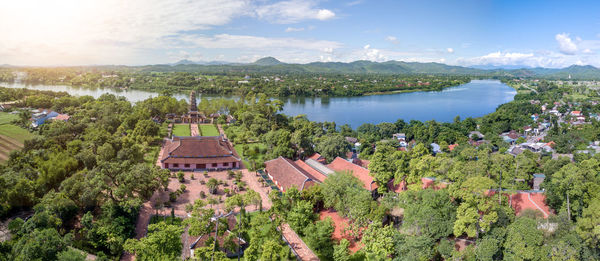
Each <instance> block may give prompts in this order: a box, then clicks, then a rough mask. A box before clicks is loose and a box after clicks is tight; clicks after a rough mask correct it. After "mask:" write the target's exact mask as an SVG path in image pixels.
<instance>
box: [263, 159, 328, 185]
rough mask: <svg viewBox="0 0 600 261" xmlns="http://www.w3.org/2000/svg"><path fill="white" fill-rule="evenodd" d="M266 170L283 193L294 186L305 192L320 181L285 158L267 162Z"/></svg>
mask: <svg viewBox="0 0 600 261" xmlns="http://www.w3.org/2000/svg"><path fill="white" fill-rule="evenodd" d="M265 170H266V172H267V174H269V175H270V176H271V177H272V178H273V182H276V184H277V185H278V186H279V187H280V188H281V189H282V190H283V191H287V190H288V189H290V188H291V187H294V186H295V187H296V188H298V190H303V189H305V188H308V187H310V186H312V185H314V184H315V180H316V181H318V179H316V178H314V177H313V176H312V175H310V174H309V173H308V172H306V171H305V170H303V169H302V168H301V167H299V166H298V165H297V164H296V163H295V162H293V161H292V160H290V159H286V158H284V157H279V158H276V159H272V160H269V161H266V162H265Z"/></svg>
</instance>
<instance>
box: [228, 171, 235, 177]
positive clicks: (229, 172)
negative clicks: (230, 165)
mask: <svg viewBox="0 0 600 261" xmlns="http://www.w3.org/2000/svg"><path fill="white" fill-rule="evenodd" d="M234 176H235V173H234V172H233V171H232V170H228V171H227V178H228V179H232V178H233V177H234Z"/></svg>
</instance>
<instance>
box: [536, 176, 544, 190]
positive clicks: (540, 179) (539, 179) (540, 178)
mask: <svg viewBox="0 0 600 261" xmlns="http://www.w3.org/2000/svg"><path fill="white" fill-rule="evenodd" d="M544 179H546V175H544V174H540V173H538V174H533V190H540V185H541V184H542V182H544Z"/></svg>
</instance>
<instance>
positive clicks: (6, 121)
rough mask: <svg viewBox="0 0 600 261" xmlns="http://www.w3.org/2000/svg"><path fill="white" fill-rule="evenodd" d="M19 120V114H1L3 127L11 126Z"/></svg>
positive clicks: (0, 120) (0, 123)
mask: <svg viewBox="0 0 600 261" xmlns="http://www.w3.org/2000/svg"><path fill="white" fill-rule="evenodd" d="M18 119H19V115H17V114H10V113H7V112H0V125H2V124H9V123H11V122H12V121H13V120H18Z"/></svg>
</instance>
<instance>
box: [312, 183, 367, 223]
mask: <svg viewBox="0 0 600 261" xmlns="http://www.w3.org/2000/svg"><path fill="white" fill-rule="evenodd" d="M321 187H322V189H321V191H322V193H323V199H324V205H325V207H326V208H331V207H333V208H334V209H335V210H337V211H338V212H339V213H340V214H341V215H342V216H345V217H349V218H350V219H351V220H353V221H354V222H356V223H357V225H359V226H360V225H362V224H364V223H366V221H367V216H368V214H369V213H370V211H371V203H372V202H373V200H372V197H371V193H370V192H369V191H367V190H366V189H365V188H364V187H363V186H362V183H361V182H360V181H359V180H358V178H356V177H355V176H353V175H352V174H350V173H347V172H336V173H334V174H331V175H329V176H328V177H327V179H325V182H323V184H321Z"/></svg>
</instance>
